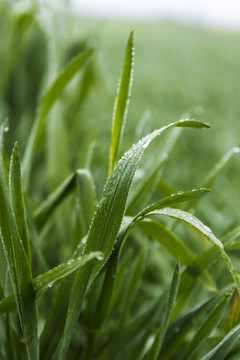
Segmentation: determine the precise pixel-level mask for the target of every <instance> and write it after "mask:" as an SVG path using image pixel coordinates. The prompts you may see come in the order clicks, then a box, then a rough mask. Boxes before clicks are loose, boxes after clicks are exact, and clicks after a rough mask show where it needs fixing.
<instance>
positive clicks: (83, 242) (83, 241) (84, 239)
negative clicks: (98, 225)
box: [81, 237, 87, 245]
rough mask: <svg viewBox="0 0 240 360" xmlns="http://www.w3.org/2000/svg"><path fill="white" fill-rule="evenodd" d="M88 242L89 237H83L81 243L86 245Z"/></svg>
mask: <svg viewBox="0 0 240 360" xmlns="http://www.w3.org/2000/svg"><path fill="white" fill-rule="evenodd" d="M86 243H87V238H86V237H84V238H83V239H82V241H81V244H83V245H85V244H86Z"/></svg>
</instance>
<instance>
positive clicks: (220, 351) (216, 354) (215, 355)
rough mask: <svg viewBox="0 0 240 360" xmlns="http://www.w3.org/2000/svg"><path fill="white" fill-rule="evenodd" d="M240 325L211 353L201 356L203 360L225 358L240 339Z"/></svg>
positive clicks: (223, 359) (221, 359) (222, 359)
mask: <svg viewBox="0 0 240 360" xmlns="http://www.w3.org/2000/svg"><path fill="white" fill-rule="evenodd" d="M239 337H240V325H238V326H236V327H235V328H234V329H232V330H231V331H230V332H229V333H228V334H227V335H226V336H225V337H224V339H223V340H222V341H220V343H219V344H218V345H217V346H216V347H215V348H214V349H213V350H212V351H210V353H208V354H207V355H205V356H204V357H202V358H201V360H225V359H226V356H227V355H228V354H229V353H230V351H231V350H232V348H233V347H234V345H235V344H236V343H237V342H238V341H239Z"/></svg>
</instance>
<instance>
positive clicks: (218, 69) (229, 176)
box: [0, 1, 240, 235]
mask: <svg viewBox="0 0 240 360" xmlns="http://www.w3.org/2000/svg"><path fill="white" fill-rule="evenodd" d="M65 6H66V8H64V7H61V9H60V8H57V7H55V8H54V9H53V8H51V7H50V6H49V7H48V6H46V5H45V6H40V5H39V4H38V3H37V2H34V3H33V4H32V5H30V6H29V5H25V3H24V2H21V1H20V2H9V1H8V2H6V1H1V2H0V39H1V40H0V65H1V77H0V114H1V120H3V119H5V118H8V119H9V125H10V132H9V134H8V143H7V149H8V150H7V151H8V152H10V151H11V148H12V146H13V143H14V141H15V140H18V141H19V145H20V149H21V151H22V153H23V152H24V147H25V144H26V141H27V138H28V135H29V131H30V127H31V124H32V123H33V120H34V118H35V114H36V107H37V105H38V104H39V101H40V99H41V96H42V94H43V93H44V91H45V90H46V89H47V87H48V86H49V84H51V82H52V81H53V79H54V77H55V76H56V75H57V74H58V73H59V72H60V71H61V69H62V68H63V66H64V65H65V64H66V63H67V61H69V60H70V59H71V58H72V57H73V56H74V55H76V54H77V53H79V52H80V51H83V50H84V49H86V48H89V47H93V48H94V49H95V51H94V55H93V57H92V60H91V62H90V63H89V64H88V65H87V68H86V69H85V72H84V73H81V74H79V76H78V77H77V78H75V79H74V81H72V83H71V84H70V86H69V87H68V89H67V91H65V92H64V94H63V96H62V99H61V101H60V102H59V104H58V106H56V107H55V109H54V111H53V112H54V114H55V117H54V119H57V120H54V121H49V126H48V129H47V132H48V135H47V137H46V138H47V139H45V140H43V141H42V143H41V144H40V148H39V158H38V159H36V164H37V165H38V166H37V168H36V170H35V179H33V183H34V182H35V183H36V185H37V186H39V188H40V189H41V192H43V193H44V191H47V190H46V189H53V188H55V187H56V185H57V184H58V183H59V182H60V181H61V180H63V178H64V177H65V176H67V175H68V174H69V172H70V171H72V170H73V169H75V168H77V167H84V166H85V165H86V163H87V165H88V166H90V167H91V170H92V171H93V173H94V175H95V178H96V179H97V186H98V191H99V193H100V192H101V189H102V186H103V184H104V182H105V179H106V175H107V164H108V149H109V143H110V133H111V121H112V110H113V105H114V99H115V96H116V89H117V83H118V79H119V77H120V73H121V64H122V61H123V56H124V49H125V44H126V41H127V38H128V36H129V33H130V31H131V30H132V29H134V30H135V50H136V55H135V69H134V81H133V88H132V96H131V102H130V106H129V112H128V117H127V123H126V128H125V133H124V138H123V143H122V152H124V151H125V150H127V149H128V148H129V147H130V146H131V145H132V143H133V142H136V141H137V140H138V138H139V137H140V136H142V135H144V134H146V133H147V132H149V131H151V130H154V129H155V128H159V127H161V126H162V125H166V124H168V123H170V122H173V121H177V120H179V119H180V118H187V117H191V118H195V119H197V120H201V121H206V122H208V123H209V124H211V125H212V129H211V130H208V131H192V130H187V129H186V130H184V131H183V134H182V136H181V137H180V138H179V140H178V142H177V144H176V146H175V148H174V151H173V152H172V153H171V156H170V158H169V161H168V163H167V166H166V168H165V171H164V174H163V177H162V179H161V180H162V183H164V184H167V187H165V190H164V187H162V188H159V191H160V193H161V191H162V192H164V191H166V192H165V194H167V193H168V192H169V191H170V190H172V191H178V190H188V189H191V188H195V187H198V186H200V187H201V185H202V184H203V179H204V178H205V177H206V175H207V174H208V173H209V172H210V171H211V170H212V168H213V167H214V166H215V164H216V163H217V162H218V161H219V160H220V158H221V157H222V156H223V155H224V154H225V153H226V152H227V151H228V150H229V149H230V148H231V147H235V146H239V145H240V137H239V133H240V132H239V131H240V122H239V116H240V105H239V95H240V81H239V80H240V47H239V40H240V33H239V32H237V31H230V30H216V29H210V28H208V29H207V28H201V27H198V26H194V25H186V24H183V23H176V22H173V21H155V22H137V21H135V22H133V21H131V22H130V21H128V22H127V21H120V20H118V21H117V20H114V21H110V20H108V21H106V20H105V21H103V20H102V21H100V20H97V19H88V18H82V17H81V16H80V15H76V14H74V15H73V14H71V13H70V12H69V11H68V10H69V9H68V7H67V5H65ZM54 122H57V126H54ZM55 125H56V124H55ZM56 129H57V131H56ZM51 132H52V134H53V136H51ZM48 139H51V140H50V141H55V142H56V143H57V144H59V154H58V155H59V158H61V169H60V170H59V167H57V166H55V163H54V157H52V158H51V156H50V157H49V156H48V158H47V161H46V162H44V161H43V160H42V155H44V154H45V155H44V156H45V157H47V156H46V149H47V148H48V146H49V143H48V141H49V140H48ZM53 139H54V140H53ZM89 148H91V149H92V150H93V155H92V160H91V164H89V159H88V157H89V151H87V150H86V149H88V150H89ZM40 159H41V160H40ZM239 165H240V159H239V155H237V154H236V155H234V156H233V158H232V159H231V161H230V162H229V163H228V165H227V168H226V169H224V171H223V172H222V174H221V176H219V178H218V180H217V182H216V183H215V185H214V187H213V192H212V193H211V194H210V195H209V196H208V197H206V199H204V200H203V201H202V203H201V206H200V211H202V213H201V218H202V219H203V220H205V221H206V222H207V223H209V224H210V225H211V226H212V228H213V230H215V229H217V230H216V234H217V235H220V234H222V232H225V231H226V230H227V229H228V228H229V227H232V226H233V225H234V224H236V223H239V219H240V216H239V210H238V209H239V200H240V195H239V179H240V166H239ZM56 171H59V173H58V174H56ZM159 195H161V194H159Z"/></svg>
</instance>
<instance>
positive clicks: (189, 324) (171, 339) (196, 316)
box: [161, 284, 235, 360]
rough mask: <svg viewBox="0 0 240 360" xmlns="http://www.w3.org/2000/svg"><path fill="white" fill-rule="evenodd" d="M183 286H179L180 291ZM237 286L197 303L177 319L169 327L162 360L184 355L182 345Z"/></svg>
mask: <svg viewBox="0 0 240 360" xmlns="http://www.w3.org/2000/svg"><path fill="white" fill-rule="evenodd" d="M180 288H181V284H180V286H179V290H180ZM234 288H235V286H232V285H231V286H229V287H227V288H226V289H224V290H222V291H221V292H219V293H218V294H217V295H214V296H213V297H211V298H210V299H207V300H206V301H204V302H203V303H202V302H201V303H197V304H196V306H195V307H194V308H193V309H190V310H188V311H187V312H186V313H185V314H184V315H182V316H181V317H179V318H177V319H176V320H175V321H174V322H173V323H172V324H171V325H170V327H169V329H168V332H167V334H166V339H165V341H164V346H163V349H162V353H161V359H163V360H168V359H170V358H171V355H172V354H173V353H175V352H177V353H178V352H180V354H182V355H183V351H182V350H183V349H182V345H183V343H184V342H185V340H186V338H187V337H188V336H189V334H192V332H193V330H194V329H195V331H198V330H199V326H200V325H199V324H202V323H203V321H204V320H203V319H206V314H209V313H210V312H211V311H212V310H213V309H214V308H216V306H217V305H218V304H220V303H221V302H222V300H223V299H224V298H226V296H227V294H229V292H232V291H233V290H234Z"/></svg>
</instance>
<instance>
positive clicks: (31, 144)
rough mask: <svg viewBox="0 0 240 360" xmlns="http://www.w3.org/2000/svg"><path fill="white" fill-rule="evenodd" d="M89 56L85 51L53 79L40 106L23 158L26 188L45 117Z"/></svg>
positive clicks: (89, 51) (90, 52) (90, 51)
mask: <svg viewBox="0 0 240 360" xmlns="http://www.w3.org/2000/svg"><path fill="white" fill-rule="evenodd" d="M91 54H92V50H87V51H85V52H84V53H81V54H80V55H78V56H77V57H75V58H74V59H73V60H72V61H71V62H70V64H68V65H67V66H66V67H65V68H64V69H63V71H62V72H61V73H60V74H59V75H58V77H57V78H56V79H55V81H54V82H53V84H52V85H51V86H50V88H49V89H48V91H47V92H46V94H45V96H44V98H43V100H42V102H41V104H40V107H39V111H38V114H37V117H36V120H35V122H34V125H33V127H32V129H31V133H30V135H29V139H28V143H27V147H26V150H25V154H24V158H23V175H24V181H25V186H26V187H27V186H28V181H29V176H30V172H31V167H32V160H33V154H34V152H35V149H36V146H37V142H38V141H39V138H40V135H41V133H42V131H43V129H44V126H45V123H46V117H47V115H48V113H49V112H50V110H51V108H52V107H53V105H54V103H55V101H56V100H57V99H58V98H59V96H60V95H61V94H62V92H63V90H64V88H65V87H66V86H67V84H68V83H69V82H70V81H71V79H72V78H73V77H74V75H75V74H76V73H77V72H78V70H79V69H81V68H82V67H83V65H84V64H85V63H86V61H87V60H88V59H89V57H90V55H91Z"/></svg>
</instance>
